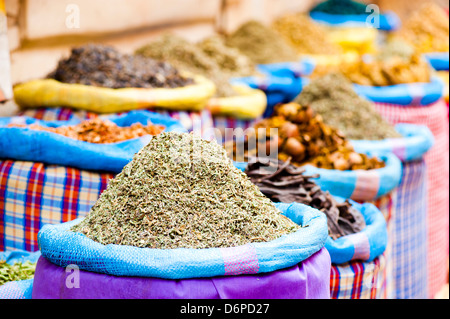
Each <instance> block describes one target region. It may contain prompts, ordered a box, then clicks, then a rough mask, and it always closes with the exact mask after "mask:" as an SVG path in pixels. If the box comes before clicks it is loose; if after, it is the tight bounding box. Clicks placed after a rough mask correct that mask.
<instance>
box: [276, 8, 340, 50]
mask: <svg viewBox="0 0 450 319" xmlns="http://www.w3.org/2000/svg"><path fill="white" fill-rule="evenodd" d="M273 28H274V29H275V30H276V31H277V32H279V33H280V34H281V35H282V37H283V38H284V39H285V40H286V41H287V42H288V43H289V44H290V45H291V46H292V47H294V48H295V49H296V50H297V52H298V53H300V54H340V53H342V49H341V48H340V47H339V46H338V45H337V44H334V43H332V42H330V41H328V40H327V31H326V29H325V28H324V27H322V26H321V25H319V24H317V23H316V22H314V21H313V20H312V19H311V18H310V17H309V16H308V15H306V14H303V13H296V14H288V15H285V16H283V17H281V18H279V19H277V20H276V21H275V22H274V23H273Z"/></svg>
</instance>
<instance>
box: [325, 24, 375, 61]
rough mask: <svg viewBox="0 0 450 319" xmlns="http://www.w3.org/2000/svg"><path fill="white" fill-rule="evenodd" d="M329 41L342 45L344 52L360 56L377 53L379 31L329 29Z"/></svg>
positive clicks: (353, 28)
mask: <svg viewBox="0 0 450 319" xmlns="http://www.w3.org/2000/svg"><path fill="white" fill-rule="evenodd" d="M327 34H328V40H329V41H331V42H333V43H335V44H338V45H340V46H341V47H342V48H343V49H344V52H352V51H356V52H358V53H359V54H365V53H373V52H375V51H376V41H377V37H378V30H377V29H374V28H358V27H345V28H344V27H343V28H337V27H334V28H328V33H327Z"/></svg>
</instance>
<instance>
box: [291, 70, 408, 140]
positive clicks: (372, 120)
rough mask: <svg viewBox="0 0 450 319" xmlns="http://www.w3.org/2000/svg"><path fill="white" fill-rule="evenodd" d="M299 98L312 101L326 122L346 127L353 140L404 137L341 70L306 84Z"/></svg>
mask: <svg viewBox="0 0 450 319" xmlns="http://www.w3.org/2000/svg"><path fill="white" fill-rule="evenodd" d="M296 102H297V103H299V104H302V105H309V106H310V107H311V108H312V109H313V110H314V111H315V112H316V113H317V114H319V115H321V116H322V119H323V122H324V123H325V124H327V125H329V126H332V127H335V128H337V129H339V130H340V131H342V132H343V133H344V134H345V136H346V137H347V138H348V139H352V140H383V139H386V138H396V137H401V135H400V134H399V133H398V132H397V131H396V130H395V128H394V127H393V126H392V125H390V124H389V123H388V122H386V121H385V120H384V119H383V118H382V116H381V115H380V114H379V113H378V112H377V111H376V110H375V108H374V107H373V105H372V103H371V102H369V101H367V100H366V99H364V98H362V97H360V96H359V95H358V94H357V93H356V92H355V90H354V89H353V84H352V83H351V82H350V81H349V80H348V79H347V78H346V77H345V76H344V75H342V74H340V73H330V74H327V75H325V76H321V77H319V78H316V79H314V80H312V81H311V82H310V83H309V84H308V85H306V86H305V87H304V88H303V91H302V93H301V94H300V95H299V96H298V97H297V99H296Z"/></svg>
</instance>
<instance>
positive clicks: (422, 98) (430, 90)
mask: <svg viewBox="0 0 450 319" xmlns="http://www.w3.org/2000/svg"><path fill="white" fill-rule="evenodd" d="M354 88H355V91H356V92H357V93H358V94H359V95H361V96H363V97H365V98H367V99H368V100H370V101H372V102H378V103H388V104H398V105H403V106H410V105H412V104H414V105H421V106H427V105H430V104H433V103H435V102H437V101H439V100H440V99H441V98H442V97H443V94H444V83H443V82H442V80H441V79H439V78H438V77H433V78H432V80H431V82H428V83H408V84H397V85H389V86H368V85H358V84H354Z"/></svg>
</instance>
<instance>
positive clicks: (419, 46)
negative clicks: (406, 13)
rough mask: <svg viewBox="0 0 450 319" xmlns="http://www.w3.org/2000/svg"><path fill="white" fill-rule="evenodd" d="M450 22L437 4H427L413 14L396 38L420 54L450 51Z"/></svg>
mask: <svg viewBox="0 0 450 319" xmlns="http://www.w3.org/2000/svg"><path fill="white" fill-rule="evenodd" d="M448 34H449V20H448V15H447V14H446V13H445V11H444V10H443V9H442V8H441V7H439V6H438V5H437V4H434V3H432V2H427V3H426V4H424V5H423V6H422V7H421V8H420V9H419V10H417V11H415V12H413V14H412V15H411V16H410V17H409V19H408V20H407V21H406V22H405V23H404V25H403V27H402V28H401V29H400V30H399V31H398V32H397V34H396V36H399V37H401V38H402V39H404V40H406V41H407V42H409V43H410V44H411V45H413V46H414V47H415V49H416V50H417V51H418V52H420V53H430V52H448V51H449V37H448Z"/></svg>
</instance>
